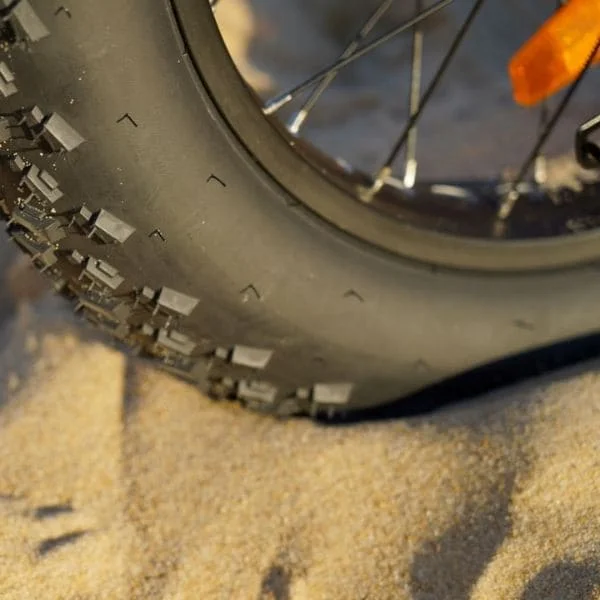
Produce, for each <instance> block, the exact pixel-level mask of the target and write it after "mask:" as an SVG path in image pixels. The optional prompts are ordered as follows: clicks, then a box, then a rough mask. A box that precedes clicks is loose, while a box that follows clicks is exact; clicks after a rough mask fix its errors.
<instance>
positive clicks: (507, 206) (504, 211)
mask: <svg viewBox="0 0 600 600" xmlns="http://www.w3.org/2000/svg"><path fill="white" fill-rule="evenodd" d="M518 199H519V192H518V191H517V190H515V189H514V188H513V189H511V190H510V191H509V192H508V194H507V195H506V198H504V200H503V202H502V204H501V205H500V209H499V210H498V219H500V220H502V221H504V220H505V219H507V218H508V217H509V216H510V213H511V212H512V209H513V207H514V205H515V203H516V202H517V200H518Z"/></svg>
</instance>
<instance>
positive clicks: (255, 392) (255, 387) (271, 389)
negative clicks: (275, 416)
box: [237, 379, 278, 405]
mask: <svg viewBox="0 0 600 600" xmlns="http://www.w3.org/2000/svg"><path fill="white" fill-rule="evenodd" d="M277 391H278V390H277V387H276V386H274V385H273V384H271V383H269V382H267V381H247V380H245V379H242V380H241V381H240V382H239V383H238V386H237V397H238V398H240V399H242V400H246V401H247V402H251V403H253V404H259V405H260V404H263V405H264V404H266V405H269V404H274V403H275V400H276V399H277Z"/></svg>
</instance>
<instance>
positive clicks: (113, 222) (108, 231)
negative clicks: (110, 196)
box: [70, 205, 135, 244]
mask: <svg viewBox="0 0 600 600" xmlns="http://www.w3.org/2000/svg"><path fill="white" fill-rule="evenodd" d="M73 225H77V227H78V228H79V229H80V230H81V231H82V232H83V233H85V234H86V235H87V236H88V237H89V238H92V237H94V238H97V239H99V240H100V241H102V242H103V243H105V244H123V243H125V242H126V241H127V240H128V239H129V238H130V237H131V235H133V233H134V232H135V227H132V226H131V225H128V224H127V223H125V221H122V220H121V219H119V218H118V217H115V216H114V215H113V214H112V213H111V212H109V211H107V210H104V209H101V210H99V211H97V212H95V213H92V211H91V210H90V209H89V208H87V206H85V205H83V206H82V207H81V208H80V209H79V210H78V211H77V212H76V213H75V214H74V215H73V217H72V218H71V223H70V226H73Z"/></svg>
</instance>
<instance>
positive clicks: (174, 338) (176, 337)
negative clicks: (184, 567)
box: [156, 327, 197, 356]
mask: <svg viewBox="0 0 600 600" xmlns="http://www.w3.org/2000/svg"><path fill="white" fill-rule="evenodd" d="M156 343H157V344H158V345H159V346H162V347H163V348H165V349H166V350H169V351H171V352H177V353H179V354H183V355H184V356H191V354H192V352H193V351H194V350H195V348H196V346H197V344H196V343H195V342H194V341H192V340H191V339H190V338H189V337H188V336H187V335H184V334H183V333H181V332H179V331H176V330H171V331H169V330H167V329H165V328H164V327H162V328H160V329H159V330H158V333H157V335H156Z"/></svg>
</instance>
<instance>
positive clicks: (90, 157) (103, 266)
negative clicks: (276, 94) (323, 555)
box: [0, 0, 600, 416]
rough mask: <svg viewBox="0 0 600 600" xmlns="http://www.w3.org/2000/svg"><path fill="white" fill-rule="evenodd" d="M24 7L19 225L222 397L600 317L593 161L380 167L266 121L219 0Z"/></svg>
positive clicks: (423, 372) (309, 400)
mask: <svg viewBox="0 0 600 600" xmlns="http://www.w3.org/2000/svg"><path fill="white" fill-rule="evenodd" d="M227 1H228V0H222V1H221V2H220V3H219V4H218V6H217V7H216V11H215V14H216V13H217V12H218V11H219V10H221V9H222V8H224V7H225V6H226V4H227ZM457 4H460V5H461V7H462V9H463V11H464V16H465V18H468V16H469V11H470V10H471V7H472V6H474V5H472V4H471V3H464V2H463V3H457ZM479 4H482V5H483V4H485V3H479ZM5 6H6V8H5V9H4V13H3V14H4V27H3V31H2V35H3V40H4V57H3V59H2V60H3V62H2V65H0V74H1V75H2V79H3V81H2V82H1V83H2V87H1V88H0V92H2V94H3V96H5V98H4V100H3V104H4V106H5V108H4V109H3V111H2V112H3V115H4V117H3V121H2V122H3V125H4V127H3V131H4V145H3V157H2V165H1V168H2V202H1V204H0V207H1V208H2V211H3V212H4V214H5V216H6V217H7V218H8V219H9V221H8V223H9V224H8V231H9V234H10V235H11V237H12V238H13V239H14V241H15V242H16V243H17V244H18V245H19V246H20V247H21V248H23V249H24V250H25V251H26V252H27V253H29V254H30V255H31V256H32V260H33V262H34V264H36V265H37V266H38V267H39V268H40V269H41V270H43V271H44V273H45V274H46V275H47V276H49V277H50V279H51V280H52V281H53V283H54V285H55V287H56V289H57V290H59V291H60V292H62V293H63V294H64V295H66V296H68V297H70V298H72V299H73V300H74V301H75V305H76V308H77V310H79V311H80V312H81V313H82V314H83V315H84V316H85V317H86V318H88V320H90V321H92V322H93V323H95V324H96V325H97V326H99V327H101V328H102V329H104V330H106V331H108V332H109V333H110V334H111V335H112V336H114V337H116V338H117V339H119V340H121V341H122V342H124V343H125V344H127V345H129V346H131V347H133V348H134V349H135V350H136V351H137V352H138V353H140V354H141V355H143V356H147V357H150V358H153V359H155V360H156V361H157V363H159V364H160V365H161V366H163V367H165V368H167V369H169V370H170V371H171V372H173V373H175V374H177V375H179V376H181V377H184V378H186V379H187V380H189V381H190V382H192V383H194V384H196V385H198V386H200V388H201V389H203V390H205V391H206V392H207V393H209V394H210V395H211V396H212V397H214V398H216V399H237V400H240V401H241V402H242V403H243V404H245V405H247V406H249V407H251V408H254V409H257V410H261V411H264V412H267V413H271V414H276V415H290V414H303V413H310V414H311V415H313V416H316V415H321V414H326V415H330V416H332V415H335V414H339V413H347V412H350V411H353V410H358V409H363V408H368V407H375V406H380V405H383V404H386V403H388V402H390V401H391V400H395V399H397V398H401V397H406V396H407V395H409V394H411V393H413V392H415V391H417V390H420V389H423V388H426V387H427V386H430V385H432V384H434V383H437V382H439V381H442V380H444V379H447V378H449V377H452V376H454V375H456V374H458V373H462V372H465V371H467V370H469V369H473V368H474V367H477V366H479V365H482V364H486V363H489V362H491V361H494V360H497V359H499V358H502V357H506V356H511V355H515V354H517V353H520V352H524V351H527V350H531V349H534V348H540V347H544V346H547V345H549V344H552V343H556V342H558V341H563V340H567V339H573V338H576V337H578V336H583V335H587V334H589V333H592V332H596V331H597V330H598V324H599V323H600V306H599V304H598V302H597V299H598V297H600V278H599V277H598V273H597V259H598V257H599V256H600V231H599V229H598V227H597V226H598V224H599V220H600V211H599V207H598V199H599V197H600V194H599V187H598V182H597V172H596V171H595V170H594V169H591V170H590V169H587V170H585V175H581V176H579V171H577V173H578V175H577V176H576V177H575V178H574V183H573V177H571V178H570V182H571V183H569V184H565V185H562V184H560V185H558V186H554V187H552V188H551V189H550V187H548V186H543V185H538V184H537V183H536V181H535V180H533V181H532V180H531V179H529V178H526V177H525V176H523V177H522V181H517V182H514V180H509V181H508V182H507V181H504V180H499V179H493V178H491V177H490V176H487V175H486V176H485V177H482V176H481V173H479V175H480V176H479V177H476V176H475V177H470V178H468V179H465V178H464V177H463V178H462V179H451V178H450V179H449V178H445V179H435V178H434V179H433V180H430V181H427V180H425V181H423V180H421V179H419V178H417V179H416V181H415V182H414V184H413V185H411V186H407V185H406V182H401V184H399V183H398V181H397V178H396V177H394V176H393V174H391V173H390V171H385V172H384V175H385V177H384V180H380V179H381V178H379V179H378V176H377V174H376V176H373V175H372V174H369V173H365V172H364V171H363V170H361V169H357V168H348V167H347V166H346V165H345V164H344V163H341V162H340V161H339V160H337V161H336V160H335V159H331V158H330V157H328V156H327V154H326V152H325V151H323V149H321V150H318V149H316V148H315V147H314V145H313V144H311V143H309V142H306V141H303V140H301V139H300V138H299V137H298V136H296V135H291V134H290V132H289V131H288V129H287V128H286V127H285V126H282V123H281V122H280V121H278V120H277V118H276V115H275V116H266V115H265V112H269V111H268V110H267V111H266V110H265V107H264V106H261V101H260V98H259V97H258V95H257V94H256V93H255V92H253V91H252V90H251V89H250V88H249V87H248V85H247V84H246V83H245V82H244V80H243V78H242V77H241V76H240V73H239V72H238V69H237V68H236V66H235V64H234V62H233V61H232V59H231V56H230V55H229V53H228V52H227V47H226V45H225V43H224V41H223V37H222V35H221V33H220V32H219V28H218V26H217V22H216V20H215V18H214V15H213V10H212V8H213V7H211V6H210V5H209V3H208V2H204V1H199V0H171V1H169V2H160V3H159V2H150V1H149V0H132V1H131V2H128V3H123V2H119V1H118V0H106V2H104V3H101V4H100V3H96V2H92V1H91V0H90V1H87V0H86V1H82V2H80V3H78V4H77V6H72V7H71V6H69V7H67V6H61V7H56V6H54V5H52V6H51V5H49V4H48V3H45V2H42V1H41V0H21V1H17V2H9V1H8V0H5ZM431 6H433V4H432V5H431ZM440 6H441V5H440ZM376 8H377V7H376ZM425 10H427V9H425ZM417 14H418V13H417ZM440 14H441V13H440ZM403 18H404V16H403ZM419 22H420V21H419ZM465 22H466V21H462V23H463V25H464V23H465ZM463 25H460V24H459V26H458V27H456V28H454V29H451V33H450V38H449V40H450V42H452V40H453V39H456V35H457V32H458V33H460V31H461V28H462V29H465V28H464V27H463ZM357 27H360V23H358V24H357ZM396 28H397V27H396ZM466 29H469V28H466ZM466 29H465V32H464V33H468V32H467V31H466ZM406 31H408V33H409V36H410V34H411V32H412V31H413V30H412V29H406ZM354 33H355V32H351V33H350V36H352V35H354ZM375 33H376V31H375ZM411 39H412V38H411ZM341 48H342V50H343V45H342V47H341ZM445 56H447V51H444V52H442V53H441V54H440V55H439V56H438V58H440V60H441V61H442V62H443V61H444V60H445V59H444V57H445ZM335 58H336V57H335V56H333V58H332V60H333V61H334V62H335ZM338 66H339V65H338ZM338 70H339V69H338ZM586 75H587V73H586ZM432 77H433V78H435V73H432ZM432 80H433V79H432ZM319 81H322V80H319ZM317 83H318V81H317ZM313 89H314V88H313ZM309 93H310V88H309ZM424 98H425V96H423V98H422V99H424ZM271 107H273V105H272V104H271ZM575 108H576V110H575V113H574V117H572V118H573V119H574V121H573V123H576V124H578V123H582V122H583V121H585V120H586V119H588V118H589V117H590V116H591V115H589V114H587V113H585V111H584V109H583V106H582V105H576V106H575ZM586 110H587V109H586ZM273 112H274V113H275V111H273ZM434 112H435V111H434ZM568 123H569V122H568V119H567V124H568ZM413 125H414V124H413ZM438 125H439V123H438ZM405 129H406V128H405ZM413 129H414V127H413V128H408V129H406V133H405V134H402V135H401V137H402V136H404V137H406V138H408V137H410V134H411V131H412V130H413ZM400 133H401V132H400ZM572 134H574V129H571V130H570V133H569V135H570V138H569V139H571V138H572ZM405 141H406V140H405ZM534 141H535V138H534ZM570 143H571V144H572V141H570ZM384 150H385V149H384ZM425 151H426V148H425V147H423V152H425ZM525 154H526V152H525ZM393 158H395V156H393ZM388 162H389V161H388ZM425 162H426V161H425ZM432 163H433V164H434V165H439V160H438V159H436V160H434V161H432ZM385 166H386V167H387V163H386V164H385ZM582 172H583V170H582ZM379 174H381V171H380V172H379ZM434 175H435V173H434ZM476 175H477V174H476ZM511 181H512V183H511ZM511 190H512V191H513V192H514V191H516V192H518V197H519V200H518V202H516V204H515V206H514V210H512V211H511V214H510V216H509V217H508V218H503V219H500V221H501V226H500V227H498V210H499V206H501V204H502V199H503V198H505V197H506V194H507V192H508V191H511ZM557 197H559V200H560V202H556V199H557Z"/></svg>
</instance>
